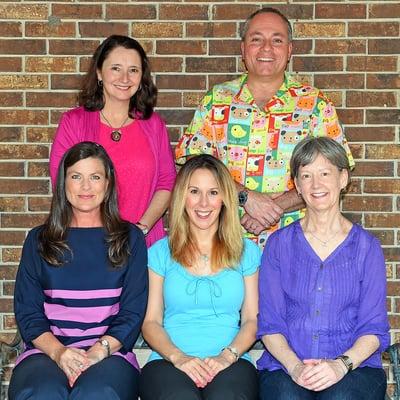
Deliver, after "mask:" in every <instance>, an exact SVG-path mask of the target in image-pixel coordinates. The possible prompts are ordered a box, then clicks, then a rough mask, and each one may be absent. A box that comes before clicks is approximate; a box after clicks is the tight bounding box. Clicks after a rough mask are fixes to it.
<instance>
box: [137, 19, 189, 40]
mask: <svg viewBox="0 0 400 400" xmlns="http://www.w3.org/2000/svg"><path fill="white" fill-rule="evenodd" d="M182 34H183V24H182V23H178V22H157V23H156V22H136V23H135V22H134V23H133V24H132V35H133V36H134V37H137V38H164V37H166V38H168V37H175V38H176V37H182Z"/></svg>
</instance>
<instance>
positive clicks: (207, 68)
mask: <svg viewBox="0 0 400 400" xmlns="http://www.w3.org/2000/svg"><path fill="white" fill-rule="evenodd" d="M221 70H222V71H221ZM186 71H187V72H203V73H204V72H235V71H236V58H234V57H224V58H221V57H207V58H204V57H187V58H186Z"/></svg>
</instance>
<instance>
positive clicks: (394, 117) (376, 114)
mask: <svg viewBox="0 0 400 400" xmlns="http://www.w3.org/2000/svg"><path fill="white" fill-rule="evenodd" d="M388 121H390V122H391V123H392V124H394V125H398V124H399V122H400V110H399V109H396V110H387V109H380V110H366V122H367V124H377V125H378V124H380V125H386V124H387V123H388Z"/></svg>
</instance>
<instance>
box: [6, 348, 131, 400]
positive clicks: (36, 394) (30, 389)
mask: <svg viewBox="0 0 400 400" xmlns="http://www.w3.org/2000/svg"><path fill="white" fill-rule="evenodd" d="M138 382H139V371H137V369H136V368H134V367H133V366H132V365H130V364H129V363H128V362H127V361H126V360H124V359H123V358H121V357H118V356H112V357H108V358H106V359H104V360H103V361H101V362H99V363H97V364H95V365H93V366H91V367H90V368H89V369H87V370H86V371H85V372H83V373H82V375H81V376H80V377H79V378H78V379H77V381H76V382H75V385H74V386H73V387H72V388H70V387H69V384H68V379H67V377H66V375H65V374H64V372H63V371H62V370H61V369H60V368H59V367H58V366H57V364H56V363H55V362H54V361H52V360H51V359H50V358H49V357H48V356H46V355H44V354H35V355H32V356H29V357H28V358H26V359H25V360H23V361H21V363H20V364H18V365H17V366H16V367H15V369H14V371H13V374H12V376H11V381H10V387H9V389H8V399H9V400H28V399H29V400H67V399H68V400H99V399H104V400H122V399H123V400H135V399H137V398H138Z"/></svg>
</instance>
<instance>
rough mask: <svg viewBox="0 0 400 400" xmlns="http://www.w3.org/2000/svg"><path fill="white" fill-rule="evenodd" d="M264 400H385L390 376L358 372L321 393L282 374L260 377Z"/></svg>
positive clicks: (364, 370)
mask: <svg viewBox="0 0 400 400" xmlns="http://www.w3.org/2000/svg"><path fill="white" fill-rule="evenodd" d="M259 378H260V400H383V399H384V398H385V393H386V375H385V371H384V370H383V369H380V368H369V367H364V368H357V369H355V370H354V371H351V372H349V373H348V374H347V375H345V376H344V378H343V379H342V380H340V381H339V382H338V383H336V384H335V385H333V386H331V387H329V388H328V389H325V390H322V391H321V392H314V391H312V390H307V389H304V388H303V387H301V386H299V385H298V384H297V383H295V382H294V381H293V380H292V378H291V377H290V376H289V375H288V374H286V373H285V372H284V371H282V370H278V371H267V370H263V371H260V373H259Z"/></svg>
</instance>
